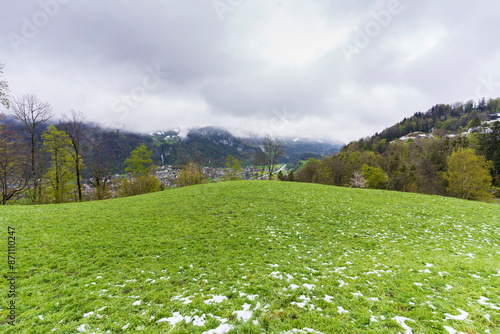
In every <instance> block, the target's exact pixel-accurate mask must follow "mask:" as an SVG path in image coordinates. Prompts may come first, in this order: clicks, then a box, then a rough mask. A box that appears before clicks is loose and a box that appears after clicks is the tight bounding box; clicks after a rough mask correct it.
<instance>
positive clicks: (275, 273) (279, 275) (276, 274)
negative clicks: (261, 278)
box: [270, 271, 283, 279]
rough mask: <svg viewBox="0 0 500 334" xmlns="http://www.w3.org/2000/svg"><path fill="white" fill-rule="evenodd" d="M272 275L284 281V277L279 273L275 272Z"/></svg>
mask: <svg viewBox="0 0 500 334" xmlns="http://www.w3.org/2000/svg"><path fill="white" fill-rule="evenodd" d="M270 275H271V276H273V277H274V278H277V279H283V275H281V273H280V272H279V271H273V272H272V273H271V274H270Z"/></svg>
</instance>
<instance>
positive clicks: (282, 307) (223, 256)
mask: <svg viewBox="0 0 500 334" xmlns="http://www.w3.org/2000/svg"><path fill="white" fill-rule="evenodd" d="M8 227H12V228H15V237H16V254H15V261H16V262H15V270H16V271H17V275H16V286H15V288H16V289H15V290H16V291H15V293H16V299H15V303H16V312H17V318H16V321H15V326H12V325H10V324H8V323H7V322H6V320H4V319H6V318H7V316H8V315H9V312H10V311H9V310H8V309H7V306H8V305H9V303H10V302H11V298H8V291H9V286H10V283H9V282H7V279H6V278H2V280H1V282H0V291H1V292H0V322H1V323H3V324H2V325H0V333H44V334H46V333H128V332H130V333H133V332H134V333H135V332H138V333H140V332H143V333H213V334H215V333H398V332H400V333H460V332H463V333H499V332H500V330H499V329H500V206H499V205H496V204H486V203H479V202H467V201H461V200H458V199H453V198H444V197H438V196H425V195H418V194H408V193H399V192H388V191H375V190H359V189H348V188H337V187H332V186H323V185H316V184H303V183H293V182H269V181H240V182H224V183H214V184H206V185H199V186H191V187H186V188H180V189H173V190H168V191H163V192H158V193H153V194H148V195H143V196H137V197H129V198H122V199H115V200H108V201H100V202H87V203H73V204H63V205H45V206H9V207H0V231H1V233H2V234H3V236H2V237H1V238H0V240H1V242H0V253H1V254H2V255H1V256H2V261H1V264H0V268H1V269H2V273H5V274H4V275H3V277H7V274H6V273H7V272H9V271H10V270H9V268H8V266H7V264H8V263H7V240H8V236H9V235H8Z"/></svg>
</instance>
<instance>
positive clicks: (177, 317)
mask: <svg viewBox="0 0 500 334" xmlns="http://www.w3.org/2000/svg"><path fill="white" fill-rule="evenodd" d="M182 320H186V322H190V321H191V318H190V317H185V318H184V317H183V316H182V315H181V314H180V313H179V312H175V313H174V314H172V317H170V318H162V319H160V320H158V321H157V322H156V323H157V324H158V323H160V322H165V321H167V322H168V323H169V324H170V325H172V327H175V325H176V324H177V323H178V322H181V321H182Z"/></svg>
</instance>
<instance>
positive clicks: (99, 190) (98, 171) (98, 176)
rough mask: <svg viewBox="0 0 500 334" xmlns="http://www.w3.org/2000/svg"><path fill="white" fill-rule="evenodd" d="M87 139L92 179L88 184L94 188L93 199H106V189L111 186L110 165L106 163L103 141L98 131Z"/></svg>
mask: <svg viewBox="0 0 500 334" xmlns="http://www.w3.org/2000/svg"><path fill="white" fill-rule="evenodd" d="M95 132H96V133H95V134H93V135H92V136H90V137H89V156H91V157H90V158H89V167H90V169H91V170H92V176H93V179H91V180H90V184H91V185H92V186H93V187H94V188H95V190H94V198H95V199H97V200H101V199H106V198H107V197H108V195H109V194H108V193H109V191H108V188H109V186H110V185H111V179H112V176H111V170H112V165H111V164H110V163H109V162H107V160H106V159H105V156H106V154H107V152H106V149H105V146H104V145H103V143H104V139H103V138H102V134H99V133H98V131H97V130H96V131H95Z"/></svg>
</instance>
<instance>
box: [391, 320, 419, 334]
mask: <svg viewBox="0 0 500 334" xmlns="http://www.w3.org/2000/svg"><path fill="white" fill-rule="evenodd" d="M392 320H394V321H396V322H397V323H398V324H399V325H400V326H401V327H403V328H404V329H406V332H405V334H412V333H413V332H412V331H411V328H410V326H408V325H407V324H405V321H413V322H415V320H412V319H410V318H405V317H394V318H392Z"/></svg>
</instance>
